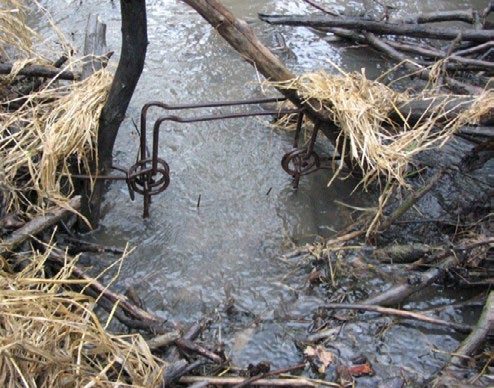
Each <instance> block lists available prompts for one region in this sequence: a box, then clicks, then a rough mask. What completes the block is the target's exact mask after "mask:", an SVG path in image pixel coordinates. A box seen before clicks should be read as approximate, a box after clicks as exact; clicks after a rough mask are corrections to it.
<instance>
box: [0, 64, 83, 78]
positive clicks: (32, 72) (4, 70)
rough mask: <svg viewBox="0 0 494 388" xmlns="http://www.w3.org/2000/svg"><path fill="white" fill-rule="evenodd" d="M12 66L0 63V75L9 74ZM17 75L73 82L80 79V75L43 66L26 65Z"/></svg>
mask: <svg viewBox="0 0 494 388" xmlns="http://www.w3.org/2000/svg"><path fill="white" fill-rule="evenodd" d="M13 68H14V65H13V64H12V63H0V74H10V73H11V72H12V69H13ZM17 75H19V76H21V75H23V76H27V77H42V78H57V79H63V80H69V81H74V80H78V79H80V78H81V74H80V73H78V72H75V71H68V70H64V71H60V69H57V68H56V67H52V66H44V65H28V66H25V67H23V68H22V70H20V71H19V72H18V73H17Z"/></svg>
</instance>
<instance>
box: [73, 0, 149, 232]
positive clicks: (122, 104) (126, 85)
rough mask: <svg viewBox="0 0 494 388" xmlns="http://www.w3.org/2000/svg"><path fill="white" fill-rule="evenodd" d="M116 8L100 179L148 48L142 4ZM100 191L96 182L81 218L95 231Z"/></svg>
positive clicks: (125, 1)
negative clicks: (115, 51) (114, 60)
mask: <svg viewBox="0 0 494 388" xmlns="http://www.w3.org/2000/svg"><path fill="white" fill-rule="evenodd" d="M120 8H121V14H122V49H121V54H120V60H119V63H118V67H117V71H116V73H115V77H114V79H113V83H112V86H111V89H110V93H109V95H108V100H107V102H106V105H105V107H104V108H103V111H102V113H101V117H100V120H99V130H98V167H97V173H98V174H101V175H104V174H107V173H108V172H109V171H110V170H111V166H112V155H113V154H112V152H113V146H114V144H115V139H116V137H117V134H118V129H119V128H120V124H121V123H122V121H123V119H124V117H125V112H126V111H127V107H128V106H129V103H130V100H131V98H132V95H133V94H134V90H135V88H136V85H137V82H138V81H139V78H140V76H141V73H142V70H143V68H144V61H145V58H146V49H147V44H148V38H147V19H146V1H145V0H120ZM104 189H105V182H104V181H103V180H98V181H96V183H95V186H94V190H93V192H92V195H91V198H90V200H89V202H88V204H87V207H86V208H84V209H83V214H84V216H85V217H86V218H87V219H88V221H89V222H90V224H91V226H92V227H96V226H97V225H98V223H99V219H100V215H101V202H102V200H103V194H104Z"/></svg>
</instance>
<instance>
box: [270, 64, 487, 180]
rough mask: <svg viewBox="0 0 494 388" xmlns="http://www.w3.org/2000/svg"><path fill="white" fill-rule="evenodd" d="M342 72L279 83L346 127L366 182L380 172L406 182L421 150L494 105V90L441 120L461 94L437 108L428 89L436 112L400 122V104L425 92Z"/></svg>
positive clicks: (345, 145) (344, 136) (343, 138)
mask: <svg viewBox="0 0 494 388" xmlns="http://www.w3.org/2000/svg"><path fill="white" fill-rule="evenodd" d="M339 71H340V74H338V75H332V74H328V73H326V72H317V73H310V74H304V75H302V76H300V77H297V78H295V79H293V80H290V81H287V82H283V83H274V86H276V87H278V88H280V87H281V88H286V89H295V90H297V91H298V93H299V94H300V96H301V97H302V98H303V100H304V101H305V102H307V103H309V104H311V106H312V107H313V108H314V109H316V110H323V111H325V112H326V113H327V115H328V117H329V118H330V119H331V120H332V121H333V122H335V123H336V125H337V126H338V127H339V128H340V130H341V132H340V135H339V137H338V143H339V147H338V149H339V150H341V151H342V153H343V154H344V156H350V157H351V158H352V159H353V160H354V161H356V162H357V163H358V165H359V166H360V168H361V169H362V172H363V174H364V178H363V184H364V185H368V184H369V183H371V182H373V181H374V180H376V179H377V178H379V177H385V179H386V182H387V183H390V182H397V183H398V184H400V185H406V182H405V176H406V173H407V169H408V166H409V164H410V162H412V160H413V157H414V156H415V155H416V154H418V153H419V152H422V151H424V150H426V149H430V148H432V147H438V146H441V145H443V144H444V143H445V142H446V141H447V140H448V139H449V138H450V137H451V136H452V135H453V134H454V133H455V132H456V131H457V130H458V129H459V128H460V127H461V126H463V125H465V124H467V123H472V124H474V123H476V122H478V120H479V119H480V118H481V117H482V116H484V115H485V114H486V113H487V112H489V111H490V110H491V109H492V108H494V93H493V92H491V91H486V92H484V93H483V94H482V95H480V96H475V97H472V98H471V100H470V101H465V100H463V102H462V103H463V104H466V103H471V108H470V109H468V110H466V111H464V112H463V113H462V114H460V115H459V116H457V117H456V118H453V119H451V120H449V121H447V122H446V124H440V125H438V123H439V122H442V121H444V120H443V119H444V118H445V117H447V115H448V113H450V112H448V111H446V108H445V107H446V106H447V104H448V102H449V100H448V98H450V100H451V99H454V98H455V97H456V96H450V97H448V98H445V99H442V100H441V101H442V103H441V104H439V105H437V104H436V105H434V108H432V106H433V104H432V103H433V102H434V100H435V97H439V96H437V95H434V93H432V92H431V91H428V92H427V97H428V98H429V100H430V101H431V111H429V112H427V113H426V114H424V116H423V118H422V119H421V120H419V121H418V122H417V123H415V124H414V125H409V124H408V123H407V119H406V117H401V118H402V121H403V122H404V123H405V124H403V123H396V122H394V121H392V120H390V118H389V117H390V116H391V115H392V114H394V115H395V116H396V115H397V116H400V112H399V109H398V108H399V106H400V105H402V104H405V103H408V102H410V101H412V100H413V99H414V98H417V99H423V98H424V96H425V94H424V95H420V96H415V97H412V96H410V95H408V94H407V93H400V92H396V91H394V90H392V89H391V88H389V87H387V86H386V85H384V84H382V83H380V82H378V81H372V80H369V79H367V78H366V77H365V74H363V73H362V74H360V73H351V74H350V73H345V72H343V71H342V70H341V69H339ZM431 96H432V97H431ZM441 97H444V96H441ZM342 160H343V158H342Z"/></svg>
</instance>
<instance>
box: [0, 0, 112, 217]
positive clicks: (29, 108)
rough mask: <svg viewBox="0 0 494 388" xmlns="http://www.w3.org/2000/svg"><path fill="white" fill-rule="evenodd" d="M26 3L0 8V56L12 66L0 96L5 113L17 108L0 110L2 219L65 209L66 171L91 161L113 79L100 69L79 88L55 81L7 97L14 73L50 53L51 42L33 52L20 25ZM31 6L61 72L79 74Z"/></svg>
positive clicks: (9, 1) (14, 1)
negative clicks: (56, 50)
mask: <svg viewBox="0 0 494 388" xmlns="http://www.w3.org/2000/svg"><path fill="white" fill-rule="evenodd" d="M25 4H27V2H24V1H22V0H6V1H4V2H3V3H2V5H1V8H0V29H1V32H0V50H3V51H7V50H8V51H9V52H10V51H12V52H13V53H15V55H14V57H12V58H9V60H10V61H13V64H14V66H13V71H12V74H10V75H8V76H4V77H1V80H2V81H3V82H2V85H0V89H1V90H0V92H1V93H0V94H2V95H4V96H8V97H4V100H3V101H1V102H2V103H3V106H4V107H7V106H11V105H16V106H17V105H21V107H20V108H18V109H1V108H0V160H1V162H0V177H1V182H0V189H1V190H2V192H3V193H2V194H3V201H4V202H5V204H6V209H4V210H5V211H6V212H22V213H24V214H27V215H34V214H36V213H39V212H40V211H42V210H43V209H45V208H47V207H49V206H53V205H58V206H62V207H66V206H67V203H68V199H69V198H70V196H71V195H72V194H73V189H74V186H73V183H72V181H71V179H70V178H69V177H68V175H69V165H71V166H74V165H78V166H80V167H87V165H88V163H89V160H92V159H93V158H94V157H95V156H96V155H95V154H94V152H95V151H94V150H95V148H96V147H95V144H96V142H97V130H98V121H99V116H100V113H101V110H102V108H103V106H104V104H105V101H106V97H107V95H108V90H109V87H110V84H111V75H110V73H109V72H108V71H106V70H101V71H99V72H97V73H95V74H93V75H92V76H90V77H89V78H87V79H85V80H83V81H79V82H67V81H57V80H56V77H55V78H54V79H52V80H48V81H45V82H44V83H43V84H41V86H40V87H38V88H36V90H35V91H33V92H31V93H30V94H29V95H27V96H20V97H12V95H16V92H15V91H16V89H17V88H18V85H19V82H18V81H19V80H18V78H16V74H17V72H18V70H21V69H22V67H24V66H25V65H27V64H32V63H36V64H45V63H46V61H47V60H46V59H45V56H43V55H41V54H40V53H42V52H44V53H46V52H48V53H52V51H50V50H51V47H50V44H53V43H54V42H50V40H49V39H46V40H44V41H43V43H42V44H41V45H39V44H38V45H37V46H36V47H35V50H34V49H32V47H33V41H34V40H36V41H37V42H38V41H40V40H39V39H37V38H36V34H35V33H34V32H33V31H32V30H31V29H30V28H29V27H28V26H27V25H26V12H27V5H25ZM30 5H31V8H33V9H34V11H35V12H36V13H37V15H39V17H42V18H44V19H46V22H47V24H48V25H50V26H51V29H52V30H53V32H54V34H53V35H54V36H56V39H58V43H59V44H61V45H62V47H64V49H65V53H64V55H65V56H67V57H68V61H67V62H66V64H65V66H64V68H63V69H61V70H60V71H63V70H66V69H68V68H69V69H74V68H77V67H79V68H80V66H81V65H82V64H83V60H80V59H76V58H74V57H73V56H72V54H70V53H71V48H70V47H68V45H67V44H66V40H65V38H64V37H63V34H61V32H60V31H59V30H58V29H57V27H56V26H55V24H54V23H53V21H52V20H51V17H50V15H49V14H48V13H47V12H46V11H45V10H44V9H43V8H42V7H41V5H40V4H39V3H38V2H37V1H36V0H32V1H31V2H30ZM33 5H34V7H32V6H33ZM35 38H36V39H35ZM38 43H39V42H38ZM50 55H51V56H52V57H54V58H56V57H55V55H58V56H60V54H53V53H52V54H50ZM21 85H22V83H21ZM7 99H9V101H6V100H7ZM9 104H10V105H9Z"/></svg>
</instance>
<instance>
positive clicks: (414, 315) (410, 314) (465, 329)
mask: <svg viewBox="0 0 494 388" xmlns="http://www.w3.org/2000/svg"><path fill="white" fill-rule="evenodd" d="M324 308H326V309H331V310H336V309H338V310H364V311H372V312H376V313H379V314H384V315H392V316H395V317H399V318H404V319H414V320H417V321H422V322H427V323H430V324H433V325H439V326H445V327H448V328H450V329H454V330H456V331H459V332H460V333H470V332H471V331H472V326H470V325H465V324H461V323H456V322H448V321H444V320H442V319H438V318H433V317H429V316H427V315H424V314H421V313H418V312H415V311H407V310H398V309H393V308H388V307H381V306H376V305H368V304H348V303H341V304H339V303H331V304H326V305H324Z"/></svg>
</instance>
